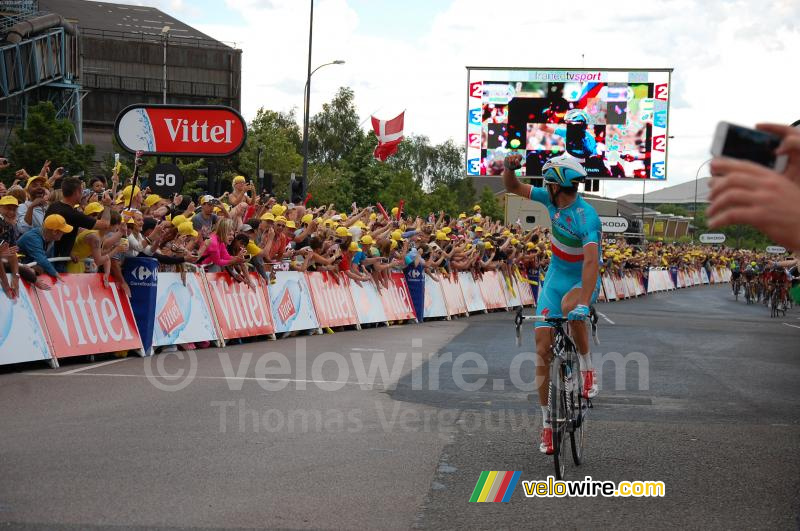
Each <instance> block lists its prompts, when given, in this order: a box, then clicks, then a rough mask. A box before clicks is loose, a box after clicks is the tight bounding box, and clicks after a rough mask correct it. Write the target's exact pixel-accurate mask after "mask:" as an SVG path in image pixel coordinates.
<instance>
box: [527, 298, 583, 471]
mask: <svg viewBox="0 0 800 531" xmlns="http://www.w3.org/2000/svg"><path fill="white" fill-rule="evenodd" d="M525 321H543V322H547V323H549V324H550V325H552V326H553V356H552V359H551V360H550V388H549V389H548V395H547V407H548V411H549V413H548V416H549V417H550V426H551V427H552V429H553V461H554V464H555V469H556V479H564V477H565V471H566V470H565V465H566V462H567V459H568V454H567V452H568V450H567V448H568V446H569V448H571V450H572V460H573V461H574V463H575V465H576V466H580V464H581V463H582V462H583V445H584V439H585V432H586V420H587V413H588V410H589V408H591V407H592V401H591V400H589V399H585V398H583V393H582V391H583V379H582V375H581V371H580V363H579V361H578V349H577V348H576V347H575V343H574V342H573V340H572V337H570V335H569V331H568V326H567V323H568V320H567V319H564V318H562V317H550V318H548V317H545V316H543V315H522V309H521V308H520V309H519V310H518V311H517V315H516V317H515V318H514V323H515V325H516V328H517V346H521V345H522V335H521V332H520V328H521V326H522V323H523V322H525ZM589 323H590V324H591V327H592V337H593V339H594V342H595V343H597V344H599V340H598V339H597V312H596V311H595V309H594V306H591V307H590V309H589ZM567 438H569V445H567Z"/></svg>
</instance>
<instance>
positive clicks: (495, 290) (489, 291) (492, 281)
mask: <svg viewBox="0 0 800 531" xmlns="http://www.w3.org/2000/svg"><path fill="white" fill-rule="evenodd" d="M501 281H502V280H501V278H500V275H499V274H498V273H497V271H486V272H485V273H484V274H483V276H482V277H481V278H480V279H479V280H476V281H475V282H476V283H477V284H478V289H479V290H480V292H481V297H483V302H484V303H485V304H486V309H487V310H499V309H500V308H505V307H506V297H505V295H504V293H503V287H502V286H501V285H500V282H501Z"/></svg>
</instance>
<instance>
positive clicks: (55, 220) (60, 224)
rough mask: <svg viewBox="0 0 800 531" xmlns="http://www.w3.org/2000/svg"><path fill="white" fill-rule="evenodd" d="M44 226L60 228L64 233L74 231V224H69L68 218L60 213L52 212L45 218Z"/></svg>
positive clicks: (54, 228) (50, 228) (51, 228)
mask: <svg viewBox="0 0 800 531" xmlns="http://www.w3.org/2000/svg"><path fill="white" fill-rule="evenodd" d="M42 226H43V227H44V228H46V229H49V230H59V231H61V232H64V233H67V232H72V225H67V220H66V219H64V216H61V215H59V214H50V215H49V216H47V217H46V218H44V223H42Z"/></svg>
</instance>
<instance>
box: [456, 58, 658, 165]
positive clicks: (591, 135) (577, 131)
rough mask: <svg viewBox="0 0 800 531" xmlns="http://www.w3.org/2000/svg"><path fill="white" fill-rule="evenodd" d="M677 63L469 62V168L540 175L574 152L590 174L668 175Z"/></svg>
mask: <svg viewBox="0 0 800 531" xmlns="http://www.w3.org/2000/svg"><path fill="white" fill-rule="evenodd" d="M670 73H671V70H669V69H665V70H608V69H578V70H555V69H548V70H544V69H542V70H535V69H534V70H530V69H508V70H506V69H486V68H468V82H469V87H468V90H469V93H468V97H467V99H468V102H469V103H468V115H467V156H466V160H467V175H500V174H501V173H502V172H503V159H504V158H505V156H506V155H508V154H511V153H519V154H521V155H522V156H523V162H524V165H523V166H522V168H521V169H520V170H518V171H517V174H518V175H520V176H532V177H539V176H541V172H542V166H543V165H544V164H545V162H547V160H548V159H550V158H552V157H555V156H559V155H564V154H568V155H569V156H572V157H575V158H576V159H578V160H580V161H581V163H582V164H583V167H584V168H585V169H586V173H587V175H588V176H589V177H591V178H606V179H662V180H663V179H666V176H667V170H666V161H667V138H668V134H667V126H668V124H669V84H670Z"/></svg>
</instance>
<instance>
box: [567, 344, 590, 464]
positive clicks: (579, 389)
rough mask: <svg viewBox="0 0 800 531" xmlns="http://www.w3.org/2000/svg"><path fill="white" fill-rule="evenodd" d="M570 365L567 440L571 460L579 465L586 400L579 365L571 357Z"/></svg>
mask: <svg viewBox="0 0 800 531" xmlns="http://www.w3.org/2000/svg"><path fill="white" fill-rule="evenodd" d="M572 365H573V371H572V374H573V375H574V376H573V378H572V381H573V384H572V393H571V395H572V400H571V401H570V402H571V404H572V426H573V429H572V431H571V432H570V434H569V440H570V446H571V447H572V460H573V461H574V462H575V465H577V466H580V464H581V463H582V462H583V441H584V437H585V432H586V415H585V414H584V410H585V408H586V401H585V399H584V398H583V374H581V371H580V365H579V363H578V362H577V361H576V360H575V359H573V361H572Z"/></svg>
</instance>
